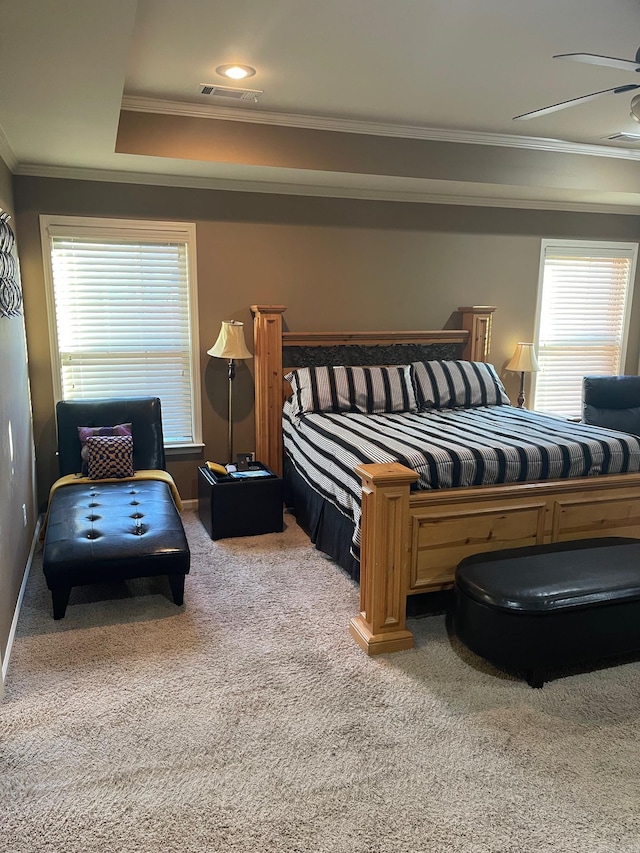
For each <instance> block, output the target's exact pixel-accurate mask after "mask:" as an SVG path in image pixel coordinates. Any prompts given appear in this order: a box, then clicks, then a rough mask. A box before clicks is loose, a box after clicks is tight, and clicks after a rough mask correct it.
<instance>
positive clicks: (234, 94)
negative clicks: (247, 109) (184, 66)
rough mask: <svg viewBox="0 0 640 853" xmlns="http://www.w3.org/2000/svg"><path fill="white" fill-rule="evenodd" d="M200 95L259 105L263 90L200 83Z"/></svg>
mask: <svg viewBox="0 0 640 853" xmlns="http://www.w3.org/2000/svg"><path fill="white" fill-rule="evenodd" d="M200 94H201V95H210V96H211V97H213V98H226V99H227V100H231V101H251V102H252V103H254V104H255V103H257V102H258V98H259V97H260V95H262V94H263V91H262V89H238V88H236V87H233V86H218V84H217V83H200Z"/></svg>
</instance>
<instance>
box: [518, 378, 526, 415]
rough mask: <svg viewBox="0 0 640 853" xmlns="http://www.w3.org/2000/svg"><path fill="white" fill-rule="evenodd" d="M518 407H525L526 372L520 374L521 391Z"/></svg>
mask: <svg viewBox="0 0 640 853" xmlns="http://www.w3.org/2000/svg"><path fill="white" fill-rule="evenodd" d="M518 408H519V409H524V408H525V405H524V372H522V373H521V374H520V393H519V394H518Z"/></svg>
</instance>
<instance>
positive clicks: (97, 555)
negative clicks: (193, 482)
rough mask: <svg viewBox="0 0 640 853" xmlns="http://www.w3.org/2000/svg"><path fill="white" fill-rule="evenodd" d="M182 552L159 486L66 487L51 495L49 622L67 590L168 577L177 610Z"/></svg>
mask: <svg viewBox="0 0 640 853" xmlns="http://www.w3.org/2000/svg"><path fill="white" fill-rule="evenodd" d="M189 563H190V554H189V546H188V544H187V538H186V536H185V532H184V528H183V526H182V521H181V519H180V514H179V513H178V510H177V509H176V506H175V504H174V502H173V498H172V496H171V490H170V488H169V486H168V485H167V484H166V483H163V482H158V481H136V482H131V481H123V482H122V483H101V482H100V481H97V482H96V483H95V485H93V484H90V485H87V484H82V485H77V486H76V485H69V486H64V487H62V488H60V489H58V490H57V491H56V492H55V494H54V495H53V498H52V501H51V506H50V509H49V518H48V522H47V529H46V534H45V540H44V552H43V564H42V568H43V570H44V574H45V577H46V580H47V586H48V587H49V589H50V590H51V595H52V599H53V616H54V619H62V618H63V616H64V614H65V611H66V608H67V603H68V601H69V594H70V592H71V587H73V586H81V585H83V584H90V583H107V582H111V581H114V580H126V579H127V578H140V577H151V576H154V575H168V576H169V583H170V585H171V592H172V594H173V600H174V601H175V603H176V604H178V605H180V604H182V602H183V596H184V578H185V575H186V574H188V572H189Z"/></svg>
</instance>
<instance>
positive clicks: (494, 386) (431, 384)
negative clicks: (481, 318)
mask: <svg viewBox="0 0 640 853" xmlns="http://www.w3.org/2000/svg"><path fill="white" fill-rule="evenodd" d="M411 368H412V371H413V377H414V381H415V387H416V397H417V400H418V405H419V407H420V409H456V408H464V409H469V408H472V407H474V406H502V405H505V406H509V405H511V401H510V400H509V398H508V397H507V393H506V391H505V390H504V385H503V384H502V382H501V381H500V379H499V378H498V374H497V373H496V370H495V368H494V366H493V365H492V364H487V363H486V362H484V361H416V362H414V363H413V364H412V365H411Z"/></svg>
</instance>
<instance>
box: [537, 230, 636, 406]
mask: <svg viewBox="0 0 640 853" xmlns="http://www.w3.org/2000/svg"><path fill="white" fill-rule="evenodd" d="M548 249H552V250H553V249H557V250H559V251H569V250H576V249H579V250H580V251H583V250H584V257H588V256H589V255H590V254H597V252H598V251H603V250H604V251H607V252H616V251H622V252H624V253H628V252H630V253H631V269H630V271H629V283H628V286H627V288H628V289H627V294H626V299H625V307H624V316H623V322H622V340H621V343H620V370H621V371H622V372H624V369H625V363H626V358H627V347H628V343H629V329H630V325H631V309H632V303H633V297H634V284H635V280H636V264H637V259H638V243H634V242H631V241H621V240H581V239H557V238H555V239H554V238H545V239H543V240H541V244H540V266H539V271H538V292H537V295H536V316H535V323H534V333H533V341H534V347H535V351H536V353H539V352H540V327H541V320H542V313H541V312H542V291H543V285H544V273H545V259H546V254H547V250H548ZM537 384H538V374H537V373H532V374H531V383H530V387H531V390H530V396H531V401H532V407H533V408H534V409H535V407H536V390H537ZM550 414H551V413H550ZM556 416H558V417H563V415H556Z"/></svg>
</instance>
